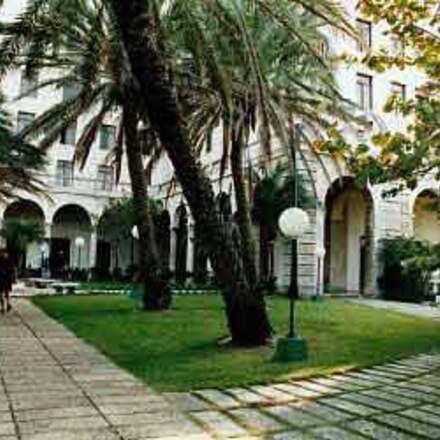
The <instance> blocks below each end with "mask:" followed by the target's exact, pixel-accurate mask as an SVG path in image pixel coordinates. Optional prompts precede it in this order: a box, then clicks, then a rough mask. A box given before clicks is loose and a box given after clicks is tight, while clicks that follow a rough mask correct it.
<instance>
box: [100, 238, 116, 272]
mask: <svg viewBox="0 0 440 440" xmlns="http://www.w3.org/2000/svg"><path fill="white" fill-rule="evenodd" d="M111 260H112V248H111V244H110V243H109V242H108V241H103V240H98V245H97V250H96V269H97V271H98V274H99V277H100V278H106V277H108V276H109V275H110V265H111Z"/></svg>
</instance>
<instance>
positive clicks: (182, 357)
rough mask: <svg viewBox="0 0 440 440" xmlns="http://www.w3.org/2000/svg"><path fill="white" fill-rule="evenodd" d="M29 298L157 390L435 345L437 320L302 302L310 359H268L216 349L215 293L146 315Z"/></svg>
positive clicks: (260, 353)
mask: <svg viewBox="0 0 440 440" xmlns="http://www.w3.org/2000/svg"><path fill="white" fill-rule="evenodd" d="M33 301H34V303H35V304H37V305H38V306H40V307H41V308H42V309H44V310H45V311H46V312H47V313H48V314H49V315H50V316H52V317H54V318H56V319H57V320H59V321H61V322H62V323H64V324H65V325H66V326H67V327H68V328H70V329H71V330H73V332H74V333H76V334H77V335H78V336H80V337H81V338H84V339H85V340H86V341H88V342H90V343H92V344H93V345H95V346H96V347H98V348H99V349H100V350H101V351H102V352H103V353H105V354H106V355H108V356H109V357H110V358H112V359H113V360H114V361H115V362H116V363H117V364H119V365H120V366H122V367H123V368H126V369H127V370H129V371H131V372H133V373H134V374H135V375H136V376H138V377H139V378H141V379H142V380H144V381H145V382H146V383H148V384H149V385H151V386H153V387H155V388H156V389H157V390H167V391H171V390H188V389H192V388H199V387H223V386H233V385H245V384H254V383H263V382H273V381H279V380H283V379H286V378H288V377H293V376H295V377H305V376H309V375H317V374H325V373H329V372H332V371H338V370H344V369H347V368H354V367H360V366H365V365H369V364H374V363H379V362H384V361H387V360H390V359H393V358H396V357H402V356H407V355H411V354H414V353H418V352H427V351H430V350H434V349H440V331H439V330H440V325H439V324H436V323H434V322H430V321H427V320H423V319H417V318H412V317H408V316H404V315H399V314H397V313H393V312H387V311H382V310H375V309H370V308H368V307H365V306H358V305H353V304H348V303H343V302H339V301H328V302H326V303H323V304H319V303H318V304H316V303H312V302H302V303H300V305H299V317H300V324H299V328H300V333H301V335H303V336H305V337H306V338H307V339H308V341H309V345H310V361H309V363H307V364H280V363H274V362H271V356H272V353H273V348H270V347H267V348H260V349H247V350H243V349H234V348H230V347H224V346H223V347H220V346H218V344H217V341H218V340H219V338H221V337H222V336H224V335H225V334H226V328H225V323H224V315H223V308H222V302H221V299H220V298H219V297H217V296H197V297H196V296H185V297H177V298H175V303H174V307H173V309H172V310H170V311H168V312H164V313H153V314H145V313H143V312H140V311H138V310H136V309H135V307H134V306H133V304H132V303H130V302H129V301H128V300H127V299H125V298H123V297H116V296H90V297H73V296H72V297H54V298H35V299H33ZM268 307H269V311H270V315H271V318H272V322H273V324H274V327H275V328H276V330H277V331H278V332H280V333H286V327H287V325H286V324H287V311H288V304H287V301H286V299H284V298H279V297H276V298H271V299H269V300H268Z"/></svg>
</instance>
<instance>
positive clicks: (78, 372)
mask: <svg viewBox="0 0 440 440" xmlns="http://www.w3.org/2000/svg"><path fill="white" fill-rule="evenodd" d="M172 437H174V438H184V439H190V438H191V437H194V439H195V440H196V439H199V440H207V439H211V438H212V437H211V436H210V435H209V434H208V433H207V432H206V431H204V430H203V429H202V428H201V427H200V426H199V425H197V423H195V422H194V421H192V420H191V419H190V418H189V417H188V416H187V415H185V414H183V413H181V412H179V411H178V409H176V408H175V406H174V405H172V403H171V402H169V401H168V400H167V399H165V398H164V397H162V396H160V395H158V394H157V393H155V392H153V391H152V390H151V389H150V388H148V387H146V386H145V385H144V384H143V383H141V382H140V381H138V380H137V379H136V378H134V377H133V376H132V375H131V374H129V373H128V372H126V371H124V370H122V369H120V368H119V367H117V366H116V365H114V364H113V363H112V362H111V361H110V360H108V359H107V358H106V357H105V356H104V355H102V354H101V353H99V352H98V351H97V350H96V349H95V348H93V347H91V346H89V345H87V344H86V343H85V342H83V341H81V340H79V339H78V338H76V337H75V336H74V335H73V334H72V333H71V332H69V331H68V330H67V329H65V328H64V327H63V326H62V325H61V324H59V323H57V322H55V321H54V320H52V319H50V318H49V317H47V316H46V315H45V314H44V313H43V312H42V311H40V310H39V309H38V308H36V307H35V306H33V305H32V304H31V303H29V302H27V301H26V300H17V301H16V302H15V304H14V311H13V312H12V313H10V314H8V315H5V316H0V440H140V439H144V438H156V439H166V438H172Z"/></svg>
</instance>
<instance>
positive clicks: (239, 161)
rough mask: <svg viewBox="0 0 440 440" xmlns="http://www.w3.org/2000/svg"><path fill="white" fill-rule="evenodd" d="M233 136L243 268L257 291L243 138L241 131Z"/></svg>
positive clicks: (233, 159)
mask: <svg viewBox="0 0 440 440" xmlns="http://www.w3.org/2000/svg"><path fill="white" fill-rule="evenodd" d="M232 136H233V142H232V151H231V171H232V180H233V181H234V190H235V200H236V204H237V223H238V228H239V230H240V244H241V248H242V249H241V252H242V258H243V266H244V271H245V273H246V276H247V279H248V282H249V285H250V287H251V288H252V289H255V288H256V287H257V271H256V267H255V255H256V246H255V239H254V234H253V231H252V219H251V207H250V203H249V197H248V191H247V190H246V181H245V177H244V175H243V148H244V145H243V136H242V133H241V130H238V133H237V132H235V133H233V135H232Z"/></svg>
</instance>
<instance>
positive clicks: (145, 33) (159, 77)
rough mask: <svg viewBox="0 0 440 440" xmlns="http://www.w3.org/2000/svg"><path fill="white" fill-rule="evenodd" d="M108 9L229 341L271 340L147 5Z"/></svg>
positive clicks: (116, 1) (140, 0) (141, 1)
mask: <svg viewBox="0 0 440 440" xmlns="http://www.w3.org/2000/svg"><path fill="white" fill-rule="evenodd" d="M111 4H112V6H113V10H114V12H115V17H116V19H117V21H118V23H119V26H120V31H121V37H122V40H123V44H124V45H125V50H126V51H127V55H128V59H129V61H130V68H131V71H132V73H133V76H134V79H135V81H136V83H137V84H139V87H140V90H138V91H137V93H134V94H133V96H132V97H131V98H132V100H133V102H137V103H138V106H139V110H140V112H142V113H144V114H145V115H146V116H147V117H148V119H149V121H150V122H151V124H152V125H153V127H154V128H155V130H156V131H157V133H158V135H159V137H160V140H161V143H162V145H163V147H164V148H165V150H166V151H167V154H168V157H169V159H170V161H171V163H172V164H173V167H174V170H175V173H176V175H177V178H178V180H179V182H180V185H181V187H182V190H183V194H184V196H185V198H186V200H187V201H188V203H189V206H190V208H191V212H192V215H193V216H194V219H195V221H196V222H197V223H198V224H199V225H202V227H201V234H202V240H203V242H204V243H206V245H207V250H208V252H209V257H210V261H211V264H212V267H213V269H214V271H215V274H216V277H217V280H218V282H219V283H220V284H221V286H222V291H223V296H224V299H225V303H226V313H227V318H228V326H229V329H230V332H231V336H232V340H233V342H234V343H236V344H239V345H247V346H252V345H260V344H263V343H265V342H266V340H267V338H268V337H270V335H271V326H270V323H269V320H268V317H267V313H266V307H265V303H264V298H263V296H262V295H261V294H259V293H258V292H256V291H255V289H251V288H250V286H249V283H248V281H247V279H246V276H245V273H244V270H243V265H242V262H241V260H240V257H239V255H238V253H237V252H236V249H234V246H233V245H232V239H231V237H228V234H227V233H226V231H224V229H223V228H222V225H221V222H220V219H219V218H218V216H217V215H216V209H215V199H214V193H213V190H212V186H211V183H210V181H209V179H208V178H207V177H206V176H205V175H204V174H203V172H202V168H201V165H200V163H199V162H198V161H197V160H196V158H195V156H194V154H193V151H192V146H191V144H190V142H189V140H188V136H187V133H186V127H185V122H184V120H183V118H182V112H181V110H180V107H179V104H178V100H177V93H176V88H175V84H174V80H173V76H172V72H171V70H170V68H169V66H168V63H167V62H166V59H165V56H164V53H163V50H162V47H161V42H160V41H159V30H158V25H157V23H155V18H154V16H153V14H152V13H151V9H152V8H151V5H150V4H149V2H148V1H147V0H131V1H120V0H111ZM150 8H151V9H150Z"/></svg>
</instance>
